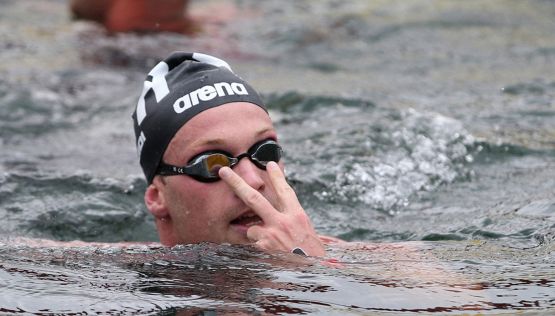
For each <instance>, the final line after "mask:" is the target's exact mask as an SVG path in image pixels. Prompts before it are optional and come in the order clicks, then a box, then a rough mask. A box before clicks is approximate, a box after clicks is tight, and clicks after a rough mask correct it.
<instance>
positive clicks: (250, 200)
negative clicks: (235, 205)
mask: <svg viewBox="0 0 555 316" xmlns="http://www.w3.org/2000/svg"><path fill="white" fill-rule="evenodd" d="M244 202H245V203H246V204H247V205H249V206H253V205H257V204H259V203H260V202H262V195H260V194H259V193H257V192H247V193H246V194H245V199H244Z"/></svg>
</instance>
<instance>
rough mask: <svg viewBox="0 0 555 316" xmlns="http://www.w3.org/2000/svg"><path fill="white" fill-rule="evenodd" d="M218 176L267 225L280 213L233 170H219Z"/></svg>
mask: <svg viewBox="0 0 555 316" xmlns="http://www.w3.org/2000/svg"><path fill="white" fill-rule="evenodd" d="M218 175H219V176H220V178H221V179H222V180H224V182H225V183H227V185H229V186H230V187H231V189H232V190H233V192H235V194H236V195H237V196H238V197H239V198H240V199H241V200H242V201H243V202H244V203H245V204H246V205H247V206H248V207H249V208H250V209H251V210H252V211H253V212H255V213H256V214H257V215H258V216H260V218H262V220H263V221H264V222H265V223H270V222H271V221H272V220H273V219H274V217H275V215H276V213H279V212H278V211H277V210H276V209H275V208H274V207H273V206H272V204H271V203H270V202H269V201H268V200H266V198H265V197H264V196H263V195H262V194H260V192H258V191H256V190H255V189H253V188H252V187H251V186H250V185H248V184H247V183H246V182H245V181H244V180H243V179H242V178H241V177H240V176H238V175H237V174H236V173H235V172H234V171H233V170H231V168H229V167H222V168H220V170H218Z"/></svg>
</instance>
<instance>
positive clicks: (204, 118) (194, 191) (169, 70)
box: [133, 53, 281, 245]
mask: <svg viewBox="0 0 555 316" xmlns="http://www.w3.org/2000/svg"><path fill="white" fill-rule="evenodd" d="M133 120H134V123H135V134H136V140H137V149H138V153H139V156H140V163H141V167H142V168H143V171H144V173H145V176H146V179H147V182H148V183H149V186H148V188H147V190H146V192H145V202H146V205H147V207H148V209H149V210H150V212H151V213H152V214H153V215H154V216H155V218H156V226H157V229H158V233H159V236H160V240H161V242H162V243H163V244H165V245H174V244H177V243H195V242H202V241H211V242H218V243H224V242H228V243H236V244H237V243H238V244H244V243H249V240H248V239H247V237H246V231H247V229H248V228H249V227H250V226H251V225H253V224H256V223H260V218H259V217H258V216H256V215H255V214H254V212H252V210H250V209H249V208H248V207H246V205H245V203H244V202H243V201H242V200H241V199H239V198H238V197H237V196H236V195H235V194H234V193H233V191H232V190H231V189H230V188H229V186H228V185H227V184H226V183H224V182H223V181H218V180H217V176H215V178H213V179H209V181H205V180H206V179H204V176H197V175H175V176H165V175H161V174H177V173H180V172H181V173H191V170H192V173H193V174H195V172H196V173H197V174H201V175H204V174H205V173H206V172H209V173H210V172H212V174H217V170H215V171H214V170H208V169H207V168H206V167H207V164H208V161H209V160H208V159H207V158H206V157H208V156H210V158H211V159H213V158H214V157H216V159H215V161H217V162H219V161H221V160H220V159H224V160H225V159H226V158H225V157H231V160H233V157H237V156H240V157H239V158H247V159H239V160H238V161H234V163H235V165H234V167H233V170H234V171H235V172H236V173H237V174H238V175H239V176H240V177H241V178H243V180H244V181H245V182H247V183H248V184H249V185H250V186H251V187H252V188H254V189H256V190H257V191H258V192H260V193H261V194H262V195H263V196H264V197H265V198H266V199H267V200H268V201H270V203H271V204H273V205H275V201H276V197H275V193H274V192H273V190H272V189H271V185H270V181H269V178H268V174H267V172H266V171H265V170H264V166H263V164H264V161H262V163H259V162H258V161H257V159H258V158H261V159H262V160H266V159H271V160H274V161H275V160H279V158H280V156H279V155H280V154H281V151H280V148H279V146H277V145H276V141H277V135H276V132H275V130H274V128H273V126H272V122H271V120H270V117H269V116H268V113H267V112H266V110H265V109H264V107H263V103H262V101H261V99H260V97H259V96H258V94H257V93H256V91H255V90H254V89H253V88H252V87H250V85H249V84H248V83H246V82H245V81H244V80H242V79H241V78H240V77H238V76H236V75H235V74H234V73H233V72H232V71H231V69H230V67H229V65H228V64H227V63H225V62H224V61H222V60H219V59H217V58H214V57H212V56H208V55H203V54H196V53H195V54H189V53H174V54H172V55H171V56H170V57H169V58H167V59H166V60H164V61H163V62H160V63H159V64H158V65H156V66H155V67H154V68H153V69H152V70H151V71H150V73H149V75H148V76H147V80H146V81H145V83H144V89H143V92H142V95H141V97H140V99H139V102H138V105H137V109H136V111H135V113H134V114H133ZM265 141H266V142H265ZM261 144H262V145H261ZM247 152H248V154H247V155H243V154H245V153H247ZM214 154H216V155H214ZM272 155H273V156H272ZM268 157H270V158H268ZM213 160H214V159H213ZM223 163H225V162H223ZM185 166H186V167H185ZM182 167H185V168H182ZM164 168H165V169H164ZM199 170H200V171H202V172H200V171H199ZM199 172H200V173H199Z"/></svg>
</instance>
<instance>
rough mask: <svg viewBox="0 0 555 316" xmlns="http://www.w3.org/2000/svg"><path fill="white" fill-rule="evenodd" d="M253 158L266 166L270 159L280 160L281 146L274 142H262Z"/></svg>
mask: <svg viewBox="0 0 555 316" xmlns="http://www.w3.org/2000/svg"><path fill="white" fill-rule="evenodd" d="M253 159H256V161H258V162H259V163H261V164H262V165H264V166H266V164H267V163H268V162H269V161H275V162H279V160H280V159H281V148H280V147H279V146H278V145H277V144H274V143H269V144H268V143H266V144H262V145H261V146H260V147H258V148H257V149H256V151H255V152H254V154H253Z"/></svg>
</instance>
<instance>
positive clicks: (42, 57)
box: [0, 0, 555, 315]
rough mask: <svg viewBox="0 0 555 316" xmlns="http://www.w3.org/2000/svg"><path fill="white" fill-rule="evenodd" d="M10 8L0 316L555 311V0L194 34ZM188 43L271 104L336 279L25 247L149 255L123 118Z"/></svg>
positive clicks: (272, 8)
mask: <svg viewBox="0 0 555 316" xmlns="http://www.w3.org/2000/svg"><path fill="white" fill-rule="evenodd" d="M209 3H215V4H216V5H221V4H219V2H218V1H211V2H209ZM0 5H1V6H2V10H0V60H1V64H0V72H1V73H2V76H0V215H1V216H2V221H1V222H0V223H1V224H0V313H6V314H18V313H22V314H25V313H34V314H47V313H65V314H72V313H73V314H77V313H85V314H93V313H101V314H161V315H173V314H178V313H182V314H184V315H189V314H190V315H198V314H200V315H213V314H232V315H233V314H236V315H237V314H325V315H328V314H330V315H350V314H352V315H366V314H399V313H405V314H433V313H438V314H445V313H449V314H470V315H472V314H479V313H482V314H496V315H504V314H513V313H517V312H518V313H522V314H524V315H537V314H541V315H551V314H552V313H553V312H555V263H554V262H555V246H554V242H553V241H554V239H555V194H554V190H553V188H555V180H554V179H555V102H554V100H555V33H554V32H553V30H555V2H553V1H547V0H546V1H541V0H538V1H517V0H514V1H509V0H507V1H501V0H499V1H487V2H486V1H464V2H461V1H439V0H438V1H400V0H399V1H373V2H368V1H349V2H337V1H331V0H329V1H327V0H326V1H318V2H316V1H295V2H291V3H286V4H285V3H283V2H282V1H264V2H260V3H259V2H256V1H237V2H236V8H237V10H238V11H237V12H239V13H238V15H237V16H236V17H235V19H234V21H233V22H229V23H228V24H227V25H226V26H225V27H223V28H219V29H218V31H210V32H208V31H207V32H205V33H201V34H199V35H198V36H196V37H193V38H187V37H183V36H178V35H171V34H153V35H148V36H140V35H135V34H126V35H117V36H106V35H105V34H103V32H102V30H101V29H100V28H98V27H97V26H95V25H92V24H87V23H85V22H77V23H75V22H71V21H70V19H69V16H68V13H67V12H66V3H65V1H61V0H49V1H10V0H5V1H0ZM206 5H207V4H205V3H200V2H199V3H196V7H198V8H200V9H202V8H203V6H206ZM22 21H24V22H22ZM173 50H191V51H203V52H207V53H211V54H214V55H218V56H221V57H224V58H225V59H228V60H229V61H230V64H232V65H234V68H235V69H236V71H237V72H238V73H240V74H241V75H242V77H244V78H245V79H247V80H248V81H250V82H251V83H252V84H253V85H254V86H255V87H257V88H258V89H259V90H260V91H261V92H262V93H263V95H264V98H265V99H266V101H267V103H268V106H269V108H270V114H271V116H272V118H273V119H274V121H275V123H276V128H277V129H278V132H279V133H280V136H281V137H280V138H281V142H282V143H283V146H284V149H285V155H286V156H285V159H286V171H287V174H288V178H289V180H290V182H291V184H292V185H293V186H294V187H295V189H296V191H297V193H298V195H299V198H300V200H301V201H302V202H303V205H304V206H305V209H306V210H307V212H308V213H309V214H310V216H311V218H312V219H313V221H314V224H315V225H316V227H317V230H318V231H319V232H320V233H322V234H327V235H333V236H338V237H341V238H343V239H346V240H348V241H353V242H357V243H353V244H351V245H349V246H345V247H339V246H333V247H330V248H329V252H330V256H331V257H333V258H336V259H337V260H339V262H340V264H341V266H340V267H333V268H330V267H329V266H328V265H326V264H323V263H322V262H320V261H318V260H312V261H310V262H307V263H302V264H292V263H291V262H290V260H289V259H290V258H288V257H287V256H279V255H273V256H272V255H267V254H263V253H258V252H256V251H254V250H253V249H250V248H245V247H232V246H226V245H223V246H216V245H194V246H183V247H177V248H175V249H164V248H157V247H147V246H144V247H139V246H138V247H132V248H130V249H121V248H117V247H113V248H107V249H100V248H95V247H93V246H91V247H77V248H60V247H48V246H45V247H39V246H37V245H24V244H21V243H15V241H14V240H15V239H14V237H28V238H44V239H53V240H62V241H68V240H76V239H79V240H84V241H100V242H114V241H156V238H157V236H156V233H155V230H154V226H153V223H152V219H151V218H150V215H149V214H148V212H147V211H146V209H145V207H144V205H143V199H142V193H143V191H144V188H145V183H144V180H143V179H142V175H141V171H140V169H139V167H138V163H137V160H136V154H135V148H134V145H133V143H134V140H133V135H132V127H131V126H132V125H131V118H130V114H131V112H132V110H133V107H134V105H135V104H136V99H137V97H138V95H139V93H140V90H141V88H142V80H143V78H144V75H145V73H146V72H147V71H148V69H150V67H151V66H152V65H153V64H154V63H156V62H157V60H158V59H160V58H163V57H165V56H166V55H167V54H168V53H169V52H170V51H173Z"/></svg>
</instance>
